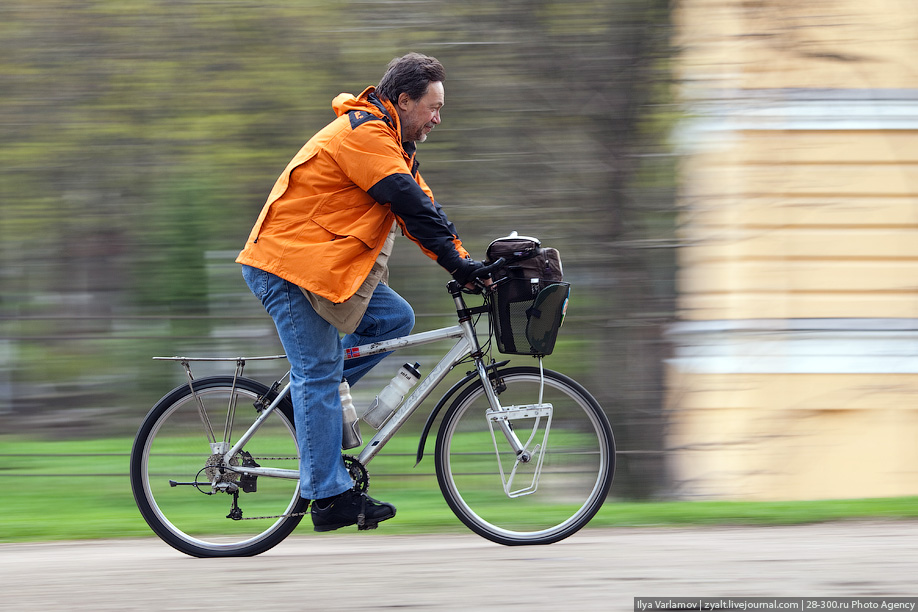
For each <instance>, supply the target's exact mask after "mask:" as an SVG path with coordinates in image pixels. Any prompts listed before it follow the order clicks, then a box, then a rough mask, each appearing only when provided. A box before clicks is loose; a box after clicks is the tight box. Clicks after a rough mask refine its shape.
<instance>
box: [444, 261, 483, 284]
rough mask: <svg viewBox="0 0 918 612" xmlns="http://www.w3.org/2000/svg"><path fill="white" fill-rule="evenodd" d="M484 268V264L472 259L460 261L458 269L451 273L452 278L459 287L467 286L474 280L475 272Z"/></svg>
mask: <svg viewBox="0 0 918 612" xmlns="http://www.w3.org/2000/svg"><path fill="white" fill-rule="evenodd" d="M481 268H484V264H483V263H481V262H480V261H476V260H474V259H460V260H459V267H458V268H456V269H455V270H453V271H452V273H451V274H452V275H453V278H454V279H455V280H456V282H457V283H459V284H460V285H467V284H469V283H470V282H472V281H473V280H474V279H475V272H477V271H478V270H480V269H481Z"/></svg>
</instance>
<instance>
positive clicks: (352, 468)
mask: <svg viewBox="0 0 918 612" xmlns="http://www.w3.org/2000/svg"><path fill="white" fill-rule="evenodd" d="M341 458H342V459H343V460H344V466H345V467H346V468H347V471H348V473H349V474H350V475H351V478H353V479H354V490H355V491H357V492H358V493H366V492H367V489H369V488H370V474H369V472H367V468H366V467H365V466H364V465H363V464H362V463H360V460H359V459H357V457H353V456H351V455H341Z"/></svg>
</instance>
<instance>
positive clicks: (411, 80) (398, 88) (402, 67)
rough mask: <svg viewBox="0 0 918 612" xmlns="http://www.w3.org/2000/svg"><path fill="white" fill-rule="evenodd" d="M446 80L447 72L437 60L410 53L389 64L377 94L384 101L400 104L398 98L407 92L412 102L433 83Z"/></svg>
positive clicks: (377, 87) (378, 86)
mask: <svg viewBox="0 0 918 612" xmlns="http://www.w3.org/2000/svg"><path fill="white" fill-rule="evenodd" d="M445 78H446V70H444V69H443V65H442V64H440V62H438V61H437V60H436V58H433V57H428V56H426V55H421V54H420V53H409V54H408V55H404V56H402V57H397V58H395V59H394V60H392V61H391V62H389V66H388V67H387V68H386V74H384V75H383V78H382V79H381V80H380V81H379V85H377V86H376V94H377V95H378V96H379V97H380V98H383V99H384V100H389V101H390V102H398V97H399V96H400V95H401V94H402V92H405V93H407V94H408V97H409V98H411V99H412V100H418V99H420V98H421V97H422V96H423V95H424V94H425V93H426V92H427V87H428V86H429V85H430V83H431V82H437V81H443V80H444V79H445Z"/></svg>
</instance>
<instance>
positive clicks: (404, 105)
mask: <svg viewBox="0 0 918 612" xmlns="http://www.w3.org/2000/svg"><path fill="white" fill-rule="evenodd" d="M410 102H411V96H409V95H408V94H407V93H406V92H404V91H403V92H402V93H400V94H398V107H399V108H400V109H402V110H403V111H406V110H408V109H409V108H410V106H409V103H410Z"/></svg>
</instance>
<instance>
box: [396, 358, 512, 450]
mask: <svg viewBox="0 0 918 612" xmlns="http://www.w3.org/2000/svg"><path fill="white" fill-rule="evenodd" d="M508 363H510V360H509V359H507V360H506V361H498V362H497V363H492V364H490V365H486V366H485V370H495V369H497V368H501V367H503V366H505V365H507V364H508ZM476 378H478V372H469V373H468V374H466V376H465V378H463V379H462V380H460V381H459V382H457V383H456V384H455V385H453V386H452V387H450V388H449V391H447V392H446V393H444V394H443V397H441V398H440V401H439V402H437V405H436V406H434V409H433V410H431V411H430V415H429V416H428V417H427V422H426V423H424V431H422V432H421V439H420V440H419V441H418V456H417V461H416V462H415V464H414V467H417V466H418V464H420V463H421V459H423V458H424V445H425V444H426V443H427V436H428V435H429V434H430V430H431V428H433V424H434V421H435V420H436V418H437V414H439V412H440V410H441V409H442V408H443V406H444V405H445V404H446V402H448V401H449V400H450V399H452V397H453V395H455V394H456V392H457V391H459V389H461V388H463V387H464V386H466V385H467V384H468V383H469V382H471V381H473V380H475V379H476Z"/></svg>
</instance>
